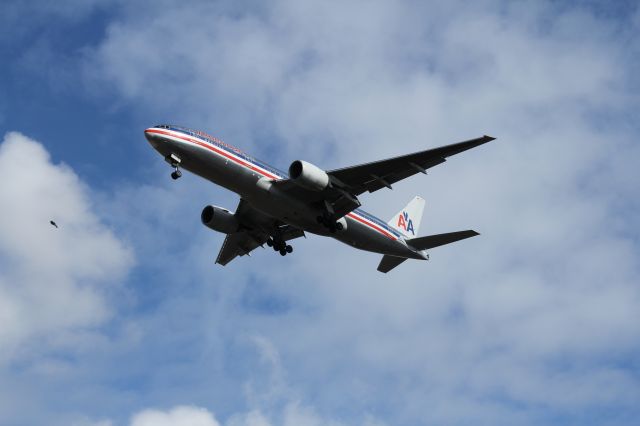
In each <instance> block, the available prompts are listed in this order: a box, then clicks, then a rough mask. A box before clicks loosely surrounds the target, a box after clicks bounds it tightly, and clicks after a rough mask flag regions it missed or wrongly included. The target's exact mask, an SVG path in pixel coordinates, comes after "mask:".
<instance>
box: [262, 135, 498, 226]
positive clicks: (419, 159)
mask: <svg viewBox="0 0 640 426" xmlns="http://www.w3.org/2000/svg"><path fill="white" fill-rule="evenodd" d="M492 140H494V138H493V137H491V136H483V137H481V138H476V139H471V140H468V141H464V142H459V143H455V144H452V145H446V146H441V147H439V148H434V149H429V150H426V151H420V152H415V153H413V154H408V155H403V156H400V157H395V158H390V159H387V160H381V161H375V162H372V163H366V164H361V165H358V166H352V167H346V168H343V169H337V170H331V171H328V172H326V173H327V175H328V178H329V182H330V185H328V186H327V187H326V188H325V189H323V190H312V189H308V188H305V187H304V186H301V185H299V184H297V183H296V182H294V181H293V180H292V179H281V180H278V181H274V182H272V185H273V186H274V187H275V188H276V189H277V190H279V191H282V192H285V193H287V194H288V195H289V196H291V197H292V198H295V199H297V200H301V201H304V202H305V203H307V204H309V205H314V206H316V207H317V208H318V209H319V210H320V211H324V212H326V215H327V217H330V218H333V219H335V220H337V219H339V218H340V217H342V216H344V215H346V214H348V213H349V212H351V211H353V210H355V209H357V208H358V207H360V201H359V200H358V195H360V194H362V193H364V192H367V191H369V192H374V191H377V190H378V189H381V188H385V187H386V188H391V185H392V184H394V183H396V182H398V181H401V180H403V179H406V178H408V177H409V176H413V175H414V174H416V173H426V172H427V170H428V169H429V168H431V167H434V166H436V165H438V164H441V163H444V162H445V161H446V159H447V157H450V156H452V155H455V154H459V153H461V152H463V151H466V150H468V149H471V148H474V147H477V146H479V145H482V144H485V143H487V142H490V141H492Z"/></svg>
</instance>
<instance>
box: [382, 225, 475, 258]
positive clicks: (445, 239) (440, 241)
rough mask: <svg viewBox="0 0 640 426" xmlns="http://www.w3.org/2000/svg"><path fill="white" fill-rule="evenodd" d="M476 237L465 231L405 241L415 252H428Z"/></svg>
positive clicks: (473, 232)
mask: <svg viewBox="0 0 640 426" xmlns="http://www.w3.org/2000/svg"><path fill="white" fill-rule="evenodd" d="M476 235H480V234H478V233H477V232H476V231H472V230H467V231H458V232H448V233H446V234H437V235H429V236H427V237H418V238H411V239H409V240H405V241H406V242H407V244H409V245H410V246H411V247H413V248H415V249H416V250H428V249H432V248H434V247H439V246H443V245H445V244H450V243H455V242H456V241H460V240H464V239H465V238H471V237H475V236H476ZM385 257H386V256H385Z"/></svg>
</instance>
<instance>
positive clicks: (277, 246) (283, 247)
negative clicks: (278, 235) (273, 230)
mask: <svg viewBox="0 0 640 426" xmlns="http://www.w3.org/2000/svg"><path fill="white" fill-rule="evenodd" d="M267 245H268V246H269V247H272V248H273V250H274V251H278V252H280V256H286V255H287V254H288V253H291V252H293V247H291V246H290V245H289V244H287V243H286V242H284V241H282V240H278V239H274V238H269V239H268V240H267Z"/></svg>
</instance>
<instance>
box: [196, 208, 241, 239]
mask: <svg viewBox="0 0 640 426" xmlns="http://www.w3.org/2000/svg"><path fill="white" fill-rule="evenodd" d="M200 219H201V220H202V224H203V225H205V226H206V227H207V228H209V229H213V230H214V231H218V232H222V233H223V234H233V233H234V232H238V230H239V229H240V223H239V222H238V219H237V218H236V217H235V215H234V214H233V213H231V212H230V211H229V210H227V209H223V208H222V207H216V206H207V207H205V208H204V209H202V214H200Z"/></svg>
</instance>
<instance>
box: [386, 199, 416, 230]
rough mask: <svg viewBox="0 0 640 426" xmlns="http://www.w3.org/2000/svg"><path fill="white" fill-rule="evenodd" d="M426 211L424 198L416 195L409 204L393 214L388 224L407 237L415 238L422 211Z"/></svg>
mask: <svg viewBox="0 0 640 426" xmlns="http://www.w3.org/2000/svg"><path fill="white" fill-rule="evenodd" d="M423 211H424V198H422V197H418V196H416V197H414V198H413V200H411V201H409V204H407V206H406V207H405V208H404V209H402V210H400V211H399V212H398V214H396V215H395V216H393V217H392V218H391V220H390V221H389V222H387V224H388V225H389V226H390V227H392V228H393V229H395V230H397V231H398V232H400V233H401V234H402V235H404V236H405V237H407V238H415V236H416V235H418V229H420V222H421V221H422V212H423Z"/></svg>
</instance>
